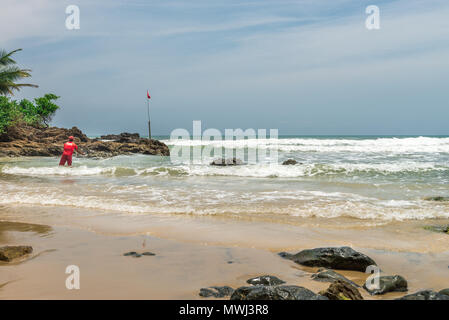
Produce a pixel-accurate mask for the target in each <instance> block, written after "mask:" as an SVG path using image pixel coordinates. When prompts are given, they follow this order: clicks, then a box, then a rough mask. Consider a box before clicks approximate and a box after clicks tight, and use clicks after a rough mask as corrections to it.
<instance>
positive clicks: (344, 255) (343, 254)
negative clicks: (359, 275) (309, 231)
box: [279, 247, 376, 272]
mask: <svg viewBox="0 0 449 320" xmlns="http://www.w3.org/2000/svg"><path fill="white" fill-rule="evenodd" d="M279 255H280V256H281V257H283V258H285V259H289V260H292V261H294V262H296V263H298V264H301V265H304V266H307V267H325V268H331V269H340V270H354V271H361V272H365V270H366V268H367V267H368V266H371V265H376V263H375V262H374V260H373V259H371V258H370V257H368V256H366V255H364V254H363V253H360V252H357V251H355V250H354V249H352V248H350V247H338V248H332V247H329V248H315V249H307V250H303V251H300V252H298V253H296V254H290V253H287V252H281V253H279Z"/></svg>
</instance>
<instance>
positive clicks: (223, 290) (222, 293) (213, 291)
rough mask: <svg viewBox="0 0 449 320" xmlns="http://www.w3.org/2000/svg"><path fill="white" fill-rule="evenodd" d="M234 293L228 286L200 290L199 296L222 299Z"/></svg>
mask: <svg viewBox="0 0 449 320" xmlns="http://www.w3.org/2000/svg"><path fill="white" fill-rule="evenodd" d="M233 293H234V289H232V288H231V287H228V286H224V287H209V288H201V289H200V293H199V295H200V296H201V297H204V298H209V297H214V298H224V297H228V296H231V295H232V294H233Z"/></svg>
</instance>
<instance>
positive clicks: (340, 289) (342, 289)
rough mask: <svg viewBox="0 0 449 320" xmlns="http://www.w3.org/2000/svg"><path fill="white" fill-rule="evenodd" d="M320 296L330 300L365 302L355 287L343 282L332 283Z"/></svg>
mask: <svg viewBox="0 0 449 320" xmlns="http://www.w3.org/2000/svg"><path fill="white" fill-rule="evenodd" d="M320 295H322V296H325V297H327V298H328V299H329V300H363V297H362V295H361V294H360V292H359V290H357V288H356V287H355V286H353V285H351V284H350V283H349V282H346V281H341V280H337V281H335V282H334V283H332V284H331V285H330V286H329V288H327V290H325V291H321V292H320Z"/></svg>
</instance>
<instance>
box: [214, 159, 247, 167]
mask: <svg viewBox="0 0 449 320" xmlns="http://www.w3.org/2000/svg"><path fill="white" fill-rule="evenodd" d="M243 164H244V162H243V161H242V160H240V159H237V158H229V159H215V160H214V161H212V162H211V163H210V165H211V166H219V167H225V166H240V165H243Z"/></svg>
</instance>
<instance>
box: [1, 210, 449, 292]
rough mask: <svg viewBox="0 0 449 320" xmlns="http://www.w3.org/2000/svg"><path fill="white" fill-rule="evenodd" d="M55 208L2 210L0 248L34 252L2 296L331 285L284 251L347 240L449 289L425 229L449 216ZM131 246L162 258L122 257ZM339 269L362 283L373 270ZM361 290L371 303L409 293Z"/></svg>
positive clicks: (396, 268)
mask: <svg viewBox="0 0 449 320" xmlns="http://www.w3.org/2000/svg"><path fill="white" fill-rule="evenodd" d="M27 210H29V211H30V212H28V213H27ZM52 210H54V211H55V212H56V211H58V210H60V209H59V208H56V207H55V208H49V207H43V208H39V207H36V206H34V207H30V208H26V207H20V208H13V207H2V208H0V246H3V245H32V246H33V248H34V252H33V254H32V255H31V256H30V257H28V258H27V259H26V260H24V261H19V262H14V263H9V264H7V263H2V264H1V265H0V270H1V272H0V299H202V298H201V297H199V296H198V292H199V289H200V288H203V287H208V286H214V285H228V286H231V287H233V288H237V287H239V286H243V285H245V281H246V280H247V279H249V278H251V277H254V276H260V275H264V274H270V275H274V276H277V277H279V278H281V279H283V280H285V281H286V282H287V283H288V284H294V285H300V286H304V287H306V288H309V289H311V290H313V291H315V292H318V291H320V290H322V289H326V288H327V287H328V286H329V283H321V282H316V281H313V280H311V279H310V276H311V274H312V273H313V272H315V271H316V270H317V268H306V267H302V266H299V265H297V264H295V263H293V262H291V261H288V260H284V259H282V258H280V257H279V256H278V255H277V252H280V251H289V252H297V251H299V250H301V249H306V248H314V247H324V246H340V245H348V246H352V247H353V248H354V249H355V250H358V251H360V252H363V253H365V254H367V255H368V256H370V257H371V258H373V259H374V260H375V261H376V262H377V264H378V265H379V266H380V267H381V269H382V270H383V271H384V272H385V273H386V274H391V275H393V274H400V275H402V276H404V277H405V278H406V279H407V281H408V284H409V293H413V292H416V291H418V290H420V289H433V290H440V289H443V288H448V287H449V268H448V265H449V251H448V249H447V248H448V247H449V246H448V245H449V237H448V236H447V235H444V234H438V233H433V232H429V231H427V230H423V228H422V226H423V225H426V224H443V223H447V221H443V220H440V221H435V220H432V221H407V222H403V223H400V222H397V223H391V224H387V225H373V226H369V225H366V224H365V225H360V224H359V223H358V222H357V221H354V222H353V223H352V224H351V221H342V220H336V221H327V222H326V223H327V224H326V223H324V222H320V221H319V220H317V219H310V220H303V221H302V223H301V224H299V225H288V224H276V223H268V222H267V223H263V222H251V221H239V220H237V219H235V220H232V219H220V218H217V217H179V216H169V215H167V216H158V217H148V216H133V217H127V218H126V223H124V221H125V220H124V218H123V216H121V215H110V214H108V215H107V217H106V216H104V215H101V214H97V215H92V214H86V215H85V216H80V212H77V214H76V215H75V212H70V210H67V208H65V209H64V213H62V212H61V213H60V214H59V215H58V214H55V212H51V211H52ZM31 213H33V214H31ZM75 216H76V219H73V218H71V217H75ZM13 221H17V222H13ZM129 251H137V252H144V251H151V252H154V253H156V256H142V257H140V258H134V257H125V256H123V253H125V252H129ZM68 265H77V266H79V268H80V274H81V280H80V281H81V289H80V290H68V289H66V287H65V280H66V278H67V277H68V275H67V274H66V273H65V269H66V267H67V266H68ZM339 272H340V271H339ZM340 273H341V274H343V275H345V276H346V277H347V278H349V279H351V280H353V281H354V282H356V283H358V284H359V285H362V284H363V283H364V281H365V279H366V277H367V276H368V275H367V274H364V273H360V272H348V271H341V272H340ZM360 292H361V294H362V295H363V296H364V298H365V299H393V298H396V297H399V296H402V295H404V293H389V294H386V295H383V296H376V297H371V296H369V295H368V294H367V293H366V292H365V291H364V290H363V289H360Z"/></svg>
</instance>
